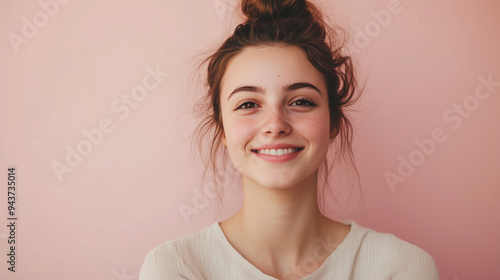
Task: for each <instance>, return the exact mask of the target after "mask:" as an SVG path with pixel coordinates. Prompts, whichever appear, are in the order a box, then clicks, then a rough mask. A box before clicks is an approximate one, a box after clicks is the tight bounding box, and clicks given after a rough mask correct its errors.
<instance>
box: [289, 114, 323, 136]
mask: <svg viewBox="0 0 500 280" xmlns="http://www.w3.org/2000/svg"><path fill="white" fill-rule="evenodd" d="M299 123H300V126H297V129H299V130H300V131H301V133H302V134H304V135H307V136H308V138H309V139H310V140H316V141H322V140H328V139H329V135H330V131H329V129H330V118H329V116H325V115H324V114H314V115H309V116H303V117H301V119H300V122H299Z"/></svg>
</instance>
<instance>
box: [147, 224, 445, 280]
mask: <svg viewBox="0 0 500 280" xmlns="http://www.w3.org/2000/svg"><path fill="white" fill-rule="evenodd" d="M344 223H345V224H347V225H351V231H350V232H349V234H348V235H347V236H346V238H345V239H344V240H343V241H342V243H341V244H340V245H338V247H337V244H329V243H328V240H318V250H316V251H315V255H314V256H311V257H310V258H307V259H306V260H304V262H303V264H302V265H300V266H297V267H292V268H290V271H289V273H288V274H287V275H286V277H284V278H283V279H286V280H288V279H290V280H291V279H293V280H296V279H304V280H305V279H307V280H316V279H335V280H347V279H350V280H382V279H383V280H387V279H394V280H439V274H438V271H437V268H436V264H435V263H434V260H433V259H432V257H431V256H430V255H429V254H427V253H426V252H425V251H424V250H422V249H420V248H419V247H417V246H415V245H412V244H409V243H407V242H405V241H403V240H401V239H399V238H397V237H395V236H394V235H392V234H386V233H379V232H376V231H374V230H371V229H368V228H364V227H362V226H360V225H358V224H356V223H355V222H353V221H346V222H344ZM335 247H336V249H335V250H334V251H333V252H332V253H331V254H329V256H328V257H327V259H326V260H325V261H324V263H323V265H321V267H320V268H318V269H316V270H315V271H309V270H308V267H310V265H311V263H312V262H314V261H315V260H317V259H320V255H324V254H325V252H331V251H332V250H333V249H334V248H335ZM299 272H302V273H304V272H305V273H308V274H309V275H308V276H306V277H304V278H299V277H298V276H297V275H298V274H299ZM160 279H162V280H163V279H169V280H170V279H189V280H198V279H200V280H201V279H206V280H225V279H228V280H247V279H252V280H254V279H258V280H276V278H274V277H271V276H269V275H266V274H264V273H262V272H261V271H260V270H259V269H257V268H256V267H254V266H253V265H252V264H251V263H250V262H248V261H247V260H246V259H245V258H243V256H241V255H240V254H239V253H238V252H237V251H236V250H235V249H234V248H233V247H232V246H231V244H230V243H229V241H228V240H227V239H226V237H225V235H224V232H223V231H222V229H221V228H220V226H219V223H218V222H215V223H214V224H212V225H211V226H209V227H207V228H205V229H203V230H201V231H199V232H196V233H193V234H190V235H186V236H183V237H180V238H178V239H175V240H172V241H168V242H165V243H162V244H160V245H158V246H157V247H156V248H154V249H153V250H151V251H150V252H149V253H148V254H147V256H146V258H145V260H144V263H143V265H142V268H141V272H140V276H139V280H160Z"/></svg>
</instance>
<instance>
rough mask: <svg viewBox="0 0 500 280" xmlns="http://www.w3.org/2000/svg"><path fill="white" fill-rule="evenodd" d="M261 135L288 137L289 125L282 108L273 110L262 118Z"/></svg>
mask: <svg viewBox="0 0 500 280" xmlns="http://www.w3.org/2000/svg"><path fill="white" fill-rule="evenodd" d="M263 117H264V119H263V126H262V133H263V134H265V135H267V136H272V137H276V136H283V135H288V134H289V133H290V131H291V126H290V123H289V122H288V119H287V116H286V115H285V113H284V112H283V109H282V108H273V109H272V110H270V112H269V114H266V115H264V116H263Z"/></svg>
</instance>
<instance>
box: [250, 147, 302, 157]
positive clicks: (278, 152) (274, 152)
mask: <svg viewBox="0 0 500 280" xmlns="http://www.w3.org/2000/svg"><path fill="white" fill-rule="evenodd" d="M303 149H304V148H285V149H260V150H251V151H252V152H253V153H256V154H265V155H271V156H282V155H286V154H291V153H295V152H298V151H300V150H303Z"/></svg>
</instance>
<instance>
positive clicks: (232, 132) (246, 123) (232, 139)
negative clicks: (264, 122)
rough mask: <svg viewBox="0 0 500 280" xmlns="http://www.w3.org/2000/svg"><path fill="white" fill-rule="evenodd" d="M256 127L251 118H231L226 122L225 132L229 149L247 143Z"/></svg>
mask: <svg viewBox="0 0 500 280" xmlns="http://www.w3.org/2000/svg"><path fill="white" fill-rule="evenodd" d="M254 127H255V124H254V121H253V120H251V119H243V118H242V119H238V118H231V119H230V120H227V122H225V123H224V132H225V135H226V143H227V147H228V149H231V148H234V147H241V146H244V145H246V144H247V143H248V142H249V141H250V139H251V138H252V135H253V129H254Z"/></svg>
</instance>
